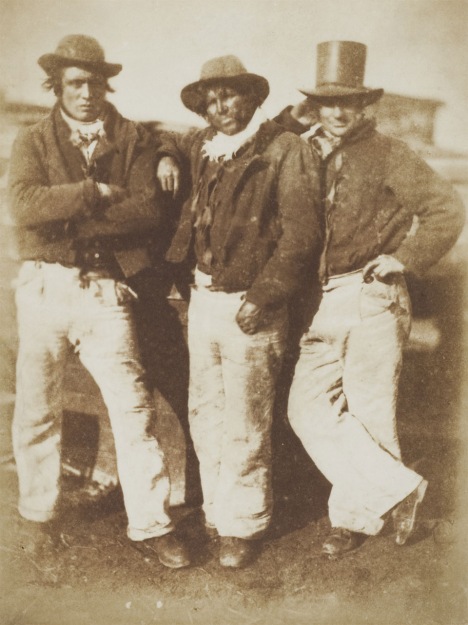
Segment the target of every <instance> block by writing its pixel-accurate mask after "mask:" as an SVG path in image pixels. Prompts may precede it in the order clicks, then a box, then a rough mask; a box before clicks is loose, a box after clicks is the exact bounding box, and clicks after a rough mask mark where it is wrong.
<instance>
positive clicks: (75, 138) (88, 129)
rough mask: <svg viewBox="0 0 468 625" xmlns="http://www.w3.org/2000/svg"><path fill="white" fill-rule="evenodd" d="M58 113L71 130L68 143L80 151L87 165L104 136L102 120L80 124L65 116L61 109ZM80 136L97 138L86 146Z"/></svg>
mask: <svg viewBox="0 0 468 625" xmlns="http://www.w3.org/2000/svg"><path fill="white" fill-rule="evenodd" d="M60 113H61V115H62V117H63V119H64V120H65V122H66V123H67V125H68V127H69V128H70V130H71V134H70V141H71V142H72V143H73V145H75V146H76V147H78V148H79V149H80V151H81V153H82V154H83V156H84V157H85V159H86V162H87V163H89V161H90V160H91V156H92V154H93V152H94V150H95V148H96V146H97V143H98V140H99V139H100V138H102V137H105V135H106V133H105V130H104V120H102V119H99V118H98V119H96V120H95V121H92V122H81V121H78V120H77V119H73V117H70V116H69V115H67V114H66V113H65V111H64V110H63V109H60ZM80 135H82V136H84V137H86V136H91V135H97V137H96V139H95V140H94V141H92V142H91V143H89V144H88V145H86V144H84V143H83V142H82V140H81V139H80Z"/></svg>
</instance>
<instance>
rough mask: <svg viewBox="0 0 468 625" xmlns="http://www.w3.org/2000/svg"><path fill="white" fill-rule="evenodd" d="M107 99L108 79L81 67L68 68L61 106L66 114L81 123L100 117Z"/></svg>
mask: <svg viewBox="0 0 468 625" xmlns="http://www.w3.org/2000/svg"><path fill="white" fill-rule="evenodd" d="M105 98H106V79H105V78H104V76H101V75H100V74H95V73H94V72H89V71H87V70H85V69H81V68H79V67H66V68H65V69H64V70H63V74H62V94H61V95H60V97H59V99H60V104H61V106H62V108H63V109H64V111H65V113H67V115H69V116H70V117H73V119H76V120H78V121H80V122H92V121H94V120H95V119H97V118H98V117H99V114H100V113H101V110H102V106H103V103H104V100H105Z"/></svg>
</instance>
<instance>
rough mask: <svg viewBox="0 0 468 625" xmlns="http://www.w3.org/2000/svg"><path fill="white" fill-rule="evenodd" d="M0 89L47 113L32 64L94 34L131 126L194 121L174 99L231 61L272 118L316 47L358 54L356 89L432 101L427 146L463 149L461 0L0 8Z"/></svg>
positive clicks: (467, 21) (467, 78) (117, 0)
mask: <svg viewBox="0 0 468 625" xmlns="http://www.w3.org/2000/svg"><path fill="white" fill-rule="evenodd" d="M0 22H1V26H0V42H1V43H0V45H1V46H2V49H1V55H0V89H2V90H4V91H5V93H6V97H7V99H8V100H23V101H27V102H32V103H39V104H52V102H53V96H52V95H51V94H48V93H45V92H44V91H43V90H42V89H41V86H40V85H41V82H42V80H43V77H44V76H43V72H42V70H41V69H40V68H39V66H38V65H37V59H38V57H39V56H40V55H41V54H43V53H46V52H53V51H54V50H55V47H56V45H57V43H58V41H59V39H61V38H62V37H63V36H64V35H67V34H72V33H83V34H88V35H92V36H95V37H97V38H98V39H99V41H100V42H101V43H102V45H103V47H104V48H105V50H106V58H107V60H109V61H111V62H120V63H122V64H123V66H124V69H123V71H122V73H121V74H120V75H119V76H118V77H116V78H114V79H112V85H113V87H114V88H115V89H116V93H115V94H113V95H112V96H111V98H110V99H111V100H112V101H113V102H114V103H115V104H116V105H117V106H118V107H119V109H120V111H121V112H122V113H123V114H125V115H126V116H129V117H131V118H133V119H139V120H146V119H155V120H156V119H160V120H164V121H169V122H180V123H189V124H196V123H198V118H197V117H196V116H195V115H194V114H193V113H191V112H189V111H187V110H186V109H185V108H184V107H183V105H182V103H181V101H180V97H179V94H180V90H181V88H182V87H183V86H185V85H186V84H188V83H189V82H192V81H194V80H196V79H197V78H198V76H199V72H200V68H201V64H202V63H203V62H204V61H206V60H207V59H209V58H212V57H214V56H218V55H221V54H229V53H231V54H237V55H238V56H239V57H240V58H241V59H242V60H243V62H244V63H245V65H246V66H247V68H248V69H249V70H250V71H253V72H256V73H260V74H262V75H264V76H265V77H267V78H268V79H269V81H270V87H271V95H270V97H269V98H268V100H267V101H266V103H265V105H264V108H265V110H266V112H267V113H268V114H269V115H273V114H275V113H277V112H279V110H280V109H281V108H282V107H283V106H285V105H286V104H288V103H292V102H297V101H298V100H300V99H301V97H302V96H301V95H300V94H299V93H298V91H297V88H299V87H307V86H309V87H312V86H314V84H315V50H316V44H317V43H318V42H320V41H326V40H330V39H349V40H355V41H362V42H363V43H366V44H367V45H368V48H369V49H368V62H367V74H366V81H365V82H366V85H367V86H370V87H384V88H385V89H386V90H387V91H390V92H394V93H401V94H406V95H412V96H418V97H427V98H434V99H438V100H442V101H443V102H444V103H445V106H444V107H443V108H442V109H441V110H440V112H439V113H438V117H437V124H436V143H437V144H438V145H439V146H441V147H445V148H452V149H457V150H463V151H468V134H467V126H468V124H467V104H468V43H467V42H468V0H0Z"/></svg>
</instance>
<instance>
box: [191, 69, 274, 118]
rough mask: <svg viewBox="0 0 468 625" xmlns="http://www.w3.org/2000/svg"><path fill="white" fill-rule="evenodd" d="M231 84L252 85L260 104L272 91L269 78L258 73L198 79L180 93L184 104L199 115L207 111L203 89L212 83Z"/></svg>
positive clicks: (234, 85)
mask: <svg viewBox="0 0 468 625" xmlns="http://www.w3.org/2000/svg"><path fill="white" fill-rule="evenodd" d="M218 84H222V85H229V86H232V87H239V86H240V87H241V88H242V87H243V88H245V87H248V86H251V87H252V88H253V90H254V91H255V92H256V93H257V95H258V99H259V105H260V104H262V103H263V102H264V101H265V100H266V98H267V97H268V94H269V93H270V85H269V84H268V80H267V79H266V78H264V77H263V76H259V75H258V74H249V73H245V74H239V75H238V76H220V77H213V78H207V79H204V80H197V81H196V82H192V83H190V84H189V85H187V86H186V87H184V88H183V89H182V91H181V93H180V97H181V100H182V102H183V103H184V105H185V106H186V107H187V108H188V109H190V110H191V111H193V112H194V113H198V115H203V114H204V113H205V108H206V103H205V98H204V95H203V91H204V90H205V89H207V88H209V87H211V86H212V85H218Z"/></svg>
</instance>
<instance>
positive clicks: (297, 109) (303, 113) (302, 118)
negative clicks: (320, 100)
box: [290, 98, 318, 128]
mask: <svg viewBox="0 0 468 625" xmlns="http://www.w3.org/2000/svg"><path fill="white" fill-rule="evenodd" d="M290 114H291V115H292V117H294V119H295V120H297V121H298V122H299V123H300V124H302V125H303V126H307V127H308V128H310V127H311V126H313V125H314V124H316V123H317V122H318V117H317V111H316V110H315V108H314V107H313V105H312V103H311V102H310V100H309V99H308V98H306V99H305V100H301V102H298V104H296V105H295V106H293V107H292V109H291V111H290Z"/></svg>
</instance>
